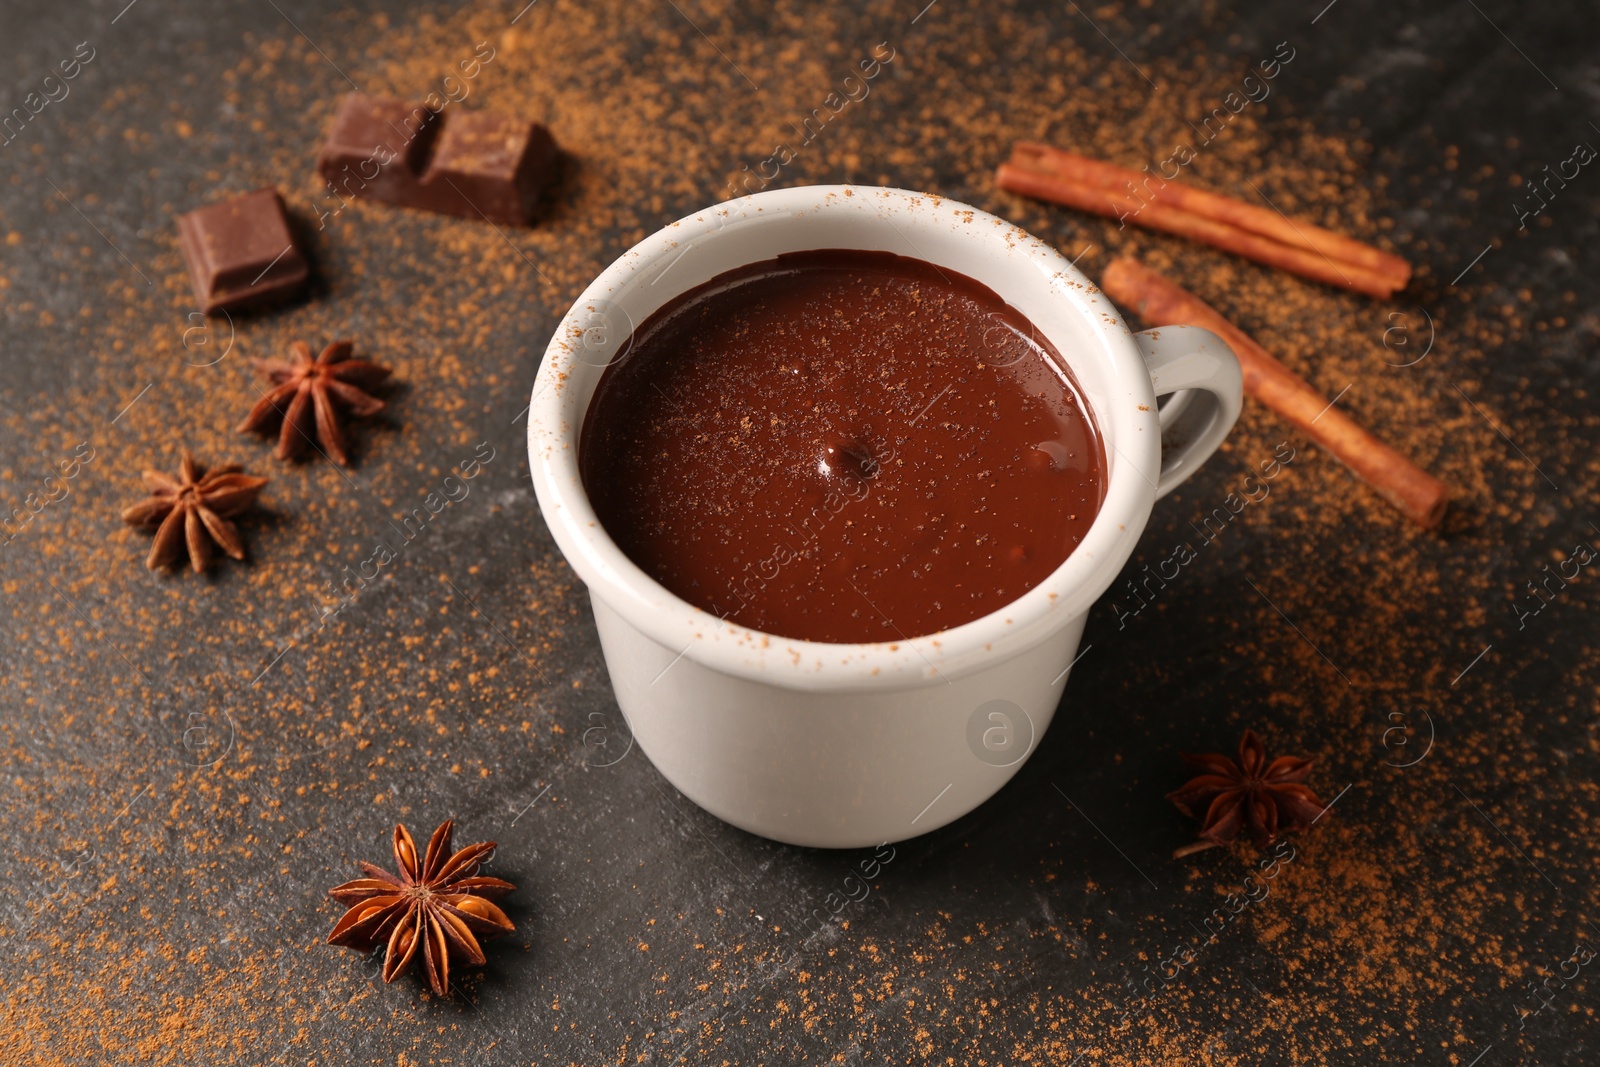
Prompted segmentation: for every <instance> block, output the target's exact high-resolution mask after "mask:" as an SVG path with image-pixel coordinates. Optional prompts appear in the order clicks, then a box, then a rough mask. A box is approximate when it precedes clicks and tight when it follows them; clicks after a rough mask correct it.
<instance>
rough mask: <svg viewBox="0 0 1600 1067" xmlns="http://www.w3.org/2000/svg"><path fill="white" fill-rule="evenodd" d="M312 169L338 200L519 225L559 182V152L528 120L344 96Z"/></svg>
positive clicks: (546, 134)
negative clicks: (373, 202) (370, 201)
mask: <svg viewBox="0 0 1600 1067" xmlns="http://www.w3.org/2000/svg"><path fill="white" fill-rule="evenodd" d="M317 170H318V172H319V173H320V174H321V175H322V176H323V178H324V179H326V180H327V183H328V187H329V188H330V189H331V190H332V191H333V192H334V193H335V194H336V195H338V196H340V197H341V198H343V197H358V196H359V197H369V198H371V199H373V200H381V201H383V202H385V203H388V204H395V205H397V206H399V207H409V208H417V209H420V210H423V211H437V212H441V213H443V214H447V215H461V216H464V217H466V218H472V219H487V220H488V221H490V222H496V223H506V224H510V225H523V224H525V223H529V222H532V221H533V216H534V213H535V209H536V208H537V206H538V200H539V196H540V194H541V193H542V192H543V191H544V189H545V187H546V186H547V185H548V184H549V183H550V182H551V181H553V180H554V178H555V174H556V170H557V152H556V143H555V141H554V140H553V139H552V138H551V136H550V131H549V130H547V129H546V128H545V127H544V126H542V125H540V124H539V123H537V122H530V121H528V120H527V119H515V118H510V117H508V116H505V115H497V114H495V113H493V112H490V111H470V110H467V109H465V108H461V107H456V108H452V109H448V110H445V111H438V112H435V111H430V110H429V109H428V108H426V107H424V106H423V105H421V104H408V103H406V102H404V101H401V100H394V99H390V98H388V97H380V96H366V95H365V94H362V93H346V94H345V96H344V98H343V99H342V100H340V101H339V110H338V111H337V112H335V114H334V117H333V123H332V125H331V126H330V127H329V130H328V137H327V140H326V141H324V142H323V145H322V149H321V151H320V152H319V153H318V154H317Z"/></svg>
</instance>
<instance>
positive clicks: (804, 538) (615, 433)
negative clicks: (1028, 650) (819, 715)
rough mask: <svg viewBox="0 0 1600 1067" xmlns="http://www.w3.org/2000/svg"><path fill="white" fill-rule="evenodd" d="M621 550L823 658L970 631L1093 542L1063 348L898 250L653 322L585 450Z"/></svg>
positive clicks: (1090, 442) (801, 268)
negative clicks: (826, 645) (967, 626)
mask: <svg viewBox="0 0 1600 1067" xmlns="http://www.w3.org/2000/svg"><path fill="white" fill-rule="evenodd" d="M578 459H579V466H580V469H581V471H582V476H583V483H584V488H585V489H586V490H587V492H588V494H589V498H590V500H591V502H592V503H593V505H594V509H595V511H596V513H597V514H598V515H599V516H600V522H601V524H602V525H603V526H604V527H605V530H606V532H607V533H608V534H609V535H610V536H611V538H612V540H614V541H615V542H616V543H617V545H618V546H619V547H620V548H621V549H622V551H623V552H625V553H626V554H627V555H628V557H629V558H630V559H632V560H633V561H634V562H635V563H636V564H638V565H639V567H640V568H641V569H643V570H644V571H645V573H647V574H649V575H650V576H651V577H653V578H655V579H656V580H657V581H658V582H660V583H661V584H662V585H664V586H666V587H667V588H668V589H670V590H672V592H674V593H675V594H677V595H678V596H680V597H682V598H683V599H685V600H687V601H689V602H690V603H692V604H695V605H697V606H699V607H701V608H704V609H705V610H707V611H710V612H713V613H714V614H717V615H719V616H723V617H725V618H727V619H728V620H730V621H732V622H735V623H738V624H740V625H742V626H747V627H750V628H752V629H756V630H762V631H766V632H768V633H773V634H777V635H780V636H783V637H792V638H801V639H805V640H811V641H835V642H856V641H895V640H902V639H905V638H908V637H914V636H917V635H922V634H930V633H934V632H936V631H939V630H945V629H949V628H950V627H953V626H959V625H960V624H962V623H965V622H970V621H972V620H973V619H976V618H978V617H980V616H982V615H987V614H988V613H990V612H992V611H995V610H996V609H998V608H1000V607H1002V606H1004V605H1005V604H1007V603H1009V602H1011V601H1013V600H1015V599H1017V598H1018V597H1020V596H1021V595H1022V594H1023V593H1025V592H1027V591H1028V590H1029V589H1032V588H1033V587H1034V586H1036V585H1038V584H1039V582H1041V581H1042V580H1043V579H1044V578H1045V577H1046V576H1047V575H1049V574H1050V572H1051V571H1053V570H1055V569H1056V567H1058V566H1059V565H1060V564H1061V562H1062V561H1063V560H1065V559H1066V558H1067V555H1068V554H1069V553H1070V552H1071V551H1072V550H1073V548H1075V547H1076V546H1077V544H1078V542H1080V541H1081V540H1082V539H1083V536H1084V534H1085V532H1086V531H1087V530H1088V529H1089V525H1090V523H1091V522H1092V521H1093V520H1094V516H1095V513H1096V511H1098V509H1099V507H1100V501H1101V499H1102V498H1103V496H1104V483H1105V474H1104V471H1105V458H1104V450H1103V448H1102V446H1101V444H1100V440H1099V433H1098V431H1097V429H1096V427H1095V425H1094V422H1093V420H1092V417H1091V416H1090V414H1089V412H1088V409H1087V407H1086V406H1085V404H1084V402H1083V400H1082V398H1081V397H1080V395H1079V391H1078V387H1077V383H1076V382H1074V381H1073V379H1072V377H1071V375H1070V374H1069V373H1068V372H1067V370H1066V369H1065V363H1064V361H1063V360H1062V359H1061V357H1060V355H1059V354H1058V353H1057V352H1056V351H1055V349H1054V348H1052V347H1051V346H1050V344H1049V342H1048V341H1046V340H1044V339H1043V338H1042V337H1039V336H1038V334H1037V332H1036V331H1035V330H1034V329H1033V327H1032V325H1031V324H1030V323H1029V322H1028V321H1027V320H1026V319H1025V318H1023V317H1022V316H1021V315H1020V314H1019V313H1018V312H1017V311H1015V310H1014V309H1013V308H1011V307H1009V306H1007V305H1006V304H1005V303H1004V302H1003V301H1002V300H1001V299H1000V298H999V297H998V296H996V295H995V294H994V293H993V292H992V291H990V290H989V289H987V288H985V287H984V286H982V285H980V284H978V283H977V282H975V281H973V280H972V279H971V278H967V277H965V276H963V275H960V274H956V273H954V272H952V271H950V270H944V269H940V268H937V267H934V266H932V265H931V264H928V263H924V262H922V261H920V260H914V259H907V258H904V257H902V256H896V255H892V254H890V253H886V252H860V251H843V250H829V251H816V252H801V253H793V254H790V255H784V256H781V257H779V258H778V259H776V260H770V261H768V262H764V263H757V264H752V265H750V266H747V267H741V268H739V269H738V270H734V271H730V272H728V273H726V274H723V275H721V276H719V277H717V278H715V279H713V280H712V281H710V282H708V283H706V284H705V285H702V286H700V287H699V288H696V289H693V290H690V291H689V292H687V293H685V294H683V295H682V296H680V297H678V298H677V299H676V300H673V301H672V302H671V303H669V304H667V305H666V306H665V307H664V308H662V309H661V310H660V311H658V312H657V313H656V314H655V315H653V316H651V317H650V319H649V320H648V321H646V322H645V323H644V325H643V326H641V327H640V328H639V329H638V330H637V331H636V332H635V334H634V337H633V341H632V344H631V346H630V347H629V348H628V349H627V350H626V353H625V355H624V356H623V357H622V358H620V359H618V360H616V361H614V362H613V363H612V364H611V366H610V367H608V368H607V369H606V372H605V374H604V376H603V377H602V378H601V381H600V384H599V387H598V388H597V390H596V392H595V395H594V399H593V400H592V401H591V402H590V406H589V411H588V416H587V418H586V419H585V420H584V424H583V432H582V436H581V439H580V443H579V453H578Z"/></svg>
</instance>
